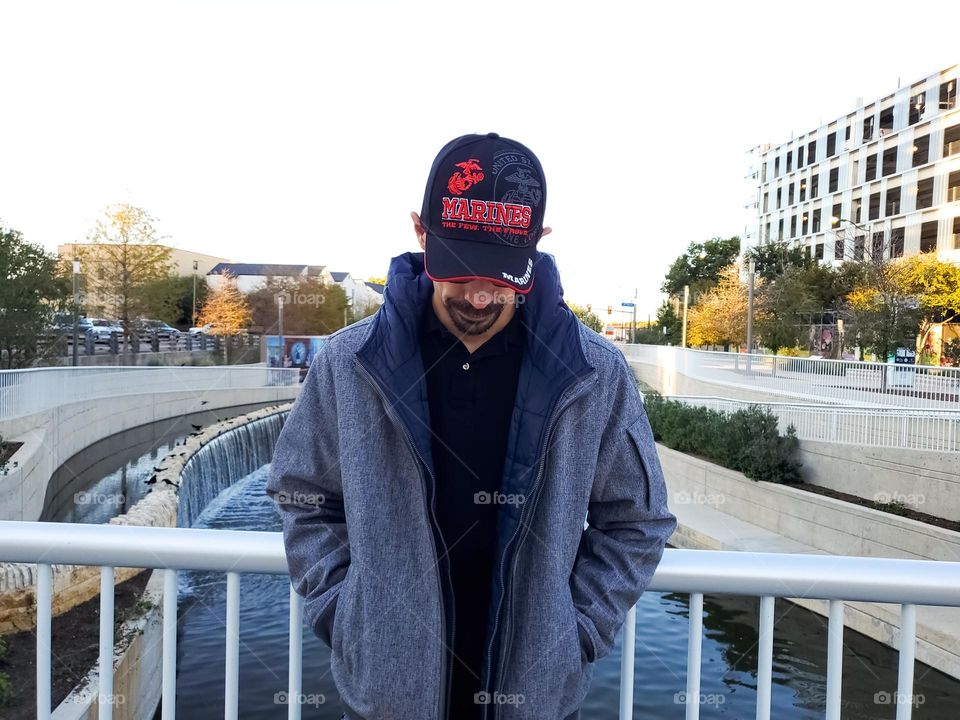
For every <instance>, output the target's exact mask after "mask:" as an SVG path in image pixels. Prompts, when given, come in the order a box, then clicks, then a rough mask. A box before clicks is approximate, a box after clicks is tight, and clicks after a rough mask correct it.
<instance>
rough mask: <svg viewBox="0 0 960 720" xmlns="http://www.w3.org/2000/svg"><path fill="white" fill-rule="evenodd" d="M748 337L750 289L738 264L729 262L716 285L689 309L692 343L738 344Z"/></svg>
mask: <svg viewBox="0 0 960 720" xmlns="http://www.w3.org/2000/svg"><path fill="white" fill-rule="evenodd" d="M746 338H747V289H746V287H745V286H744V284H743V283H741V282H740V270H739V267H738V266H737V265H728V266H727V267H725V268H724V269H723V270H722V271H721V272H720V274H719V278H718V281H717V284H716V286H714V287H713V288H711V289H709V290H708V291H707V292H705V293H703V294H702V295H701V296H700V300H699V302H698V303H697V304H696V305H695V306H694V307H693V308H690V309H689V310H688V314H687V342H688V344H689V345H694V346H699V345H723V346H724V347H725V348H726V347H728V346H729V345H730V344H731V343H736V344H738V345H740V344H742V343H744V342H746Z"/></svg>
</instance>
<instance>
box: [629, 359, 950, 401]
mask: <svg viewBox="0 0 960 720" xmlns="http://www.w3.org/2000/svg"><path fill="white" fill-rule="evenodd" d="M622 348H623V354H624V355H625V356H626V358H627V360H629V361H630V362H632V363H640V364H644V365H652V366H656V368H657V372H658V374H659V379H660V383H661V387H662V388H664V394H668V395H679V394H689V393H684V392H682V390H681V387H680V378H679V376H684V377H687V378H691V379H694V380H700V381H703V382H708V383H715V384H718V385H726V386H730V387H738V388H742V389H747V390H752V391H754V392H762V393H773V394H777V395H784V396H787V397H792V398H797V399H802V400H809V401H814V402H824V403H841V404H854V405H874V406H883V405H893V406H898V407H910V408H945V409H946V408H953V409H960V368H946V367H932V366H927V365H896V364H894V363H870V362H861V361H854V360H823V359H815V358H795V357H784V356H779V355H757V354H753V355H748V354H746V353H726V352H712V351H706V350H692V349H690V348H680V347H674V346H668V345H623V346H622Z"/></svg>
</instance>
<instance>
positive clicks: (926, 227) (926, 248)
mask: <svg viewBox="0 0 960 720" xmlns="http://www.w3.org/2000/svg"><path fill="white" fill-rule="evenodd" d="M936 249H937V221H936V220H930V221H929V222H925V223H923V224H922V225H921V226H920V252H932V251H933V250H936Z"/></svg>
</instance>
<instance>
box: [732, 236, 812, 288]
mask: <svg viewBox="0 0 960 720" xmlns="http://www.w3.org/2000/svg"><path fill="white" fill-rule="evenodd" d="M744 257H745V258H746V260H751V259H752V260H753V262H754V269H755V272H756V275H757V277H760V278H763V279H764V280H773V279H774V278H776V277H778V276H780V275H783V274H784V273H785V272H786V271H787V270H788V269H790V268H806V267H810V266H811V265H816V264H817V261H816V260H814V259H812V258H811V257H810V255H808V254H807V252H806V251H805V250H804V249H803V247H802V246H801V245H800V244H799V243H796V242H792V243H791V242H786V241H782V240H776V241H772V242H765V243H761V244H760V245H754V246H753V247H751V248H750V249H749V250H747V251H746V252H745V253H744Z"/></svg>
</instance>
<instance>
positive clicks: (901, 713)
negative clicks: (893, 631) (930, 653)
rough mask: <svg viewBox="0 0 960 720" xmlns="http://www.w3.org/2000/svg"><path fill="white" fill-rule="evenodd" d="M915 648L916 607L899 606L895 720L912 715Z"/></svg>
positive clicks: (907, 719)
mask: <svg viewBox="0 0 960 720" xmlns="http://www.w3.org/2000/svg"><path fill="white" fill-rule="evenodd" d="M916 648H917V606H916V605H914V604H912V603H904V604H903V605H901V606H900V667H899V670H898V673H897V697H896V705H897V720H910V718H911V717H912V714H913V664H914V658H915V654H916Z"/></svg>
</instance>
